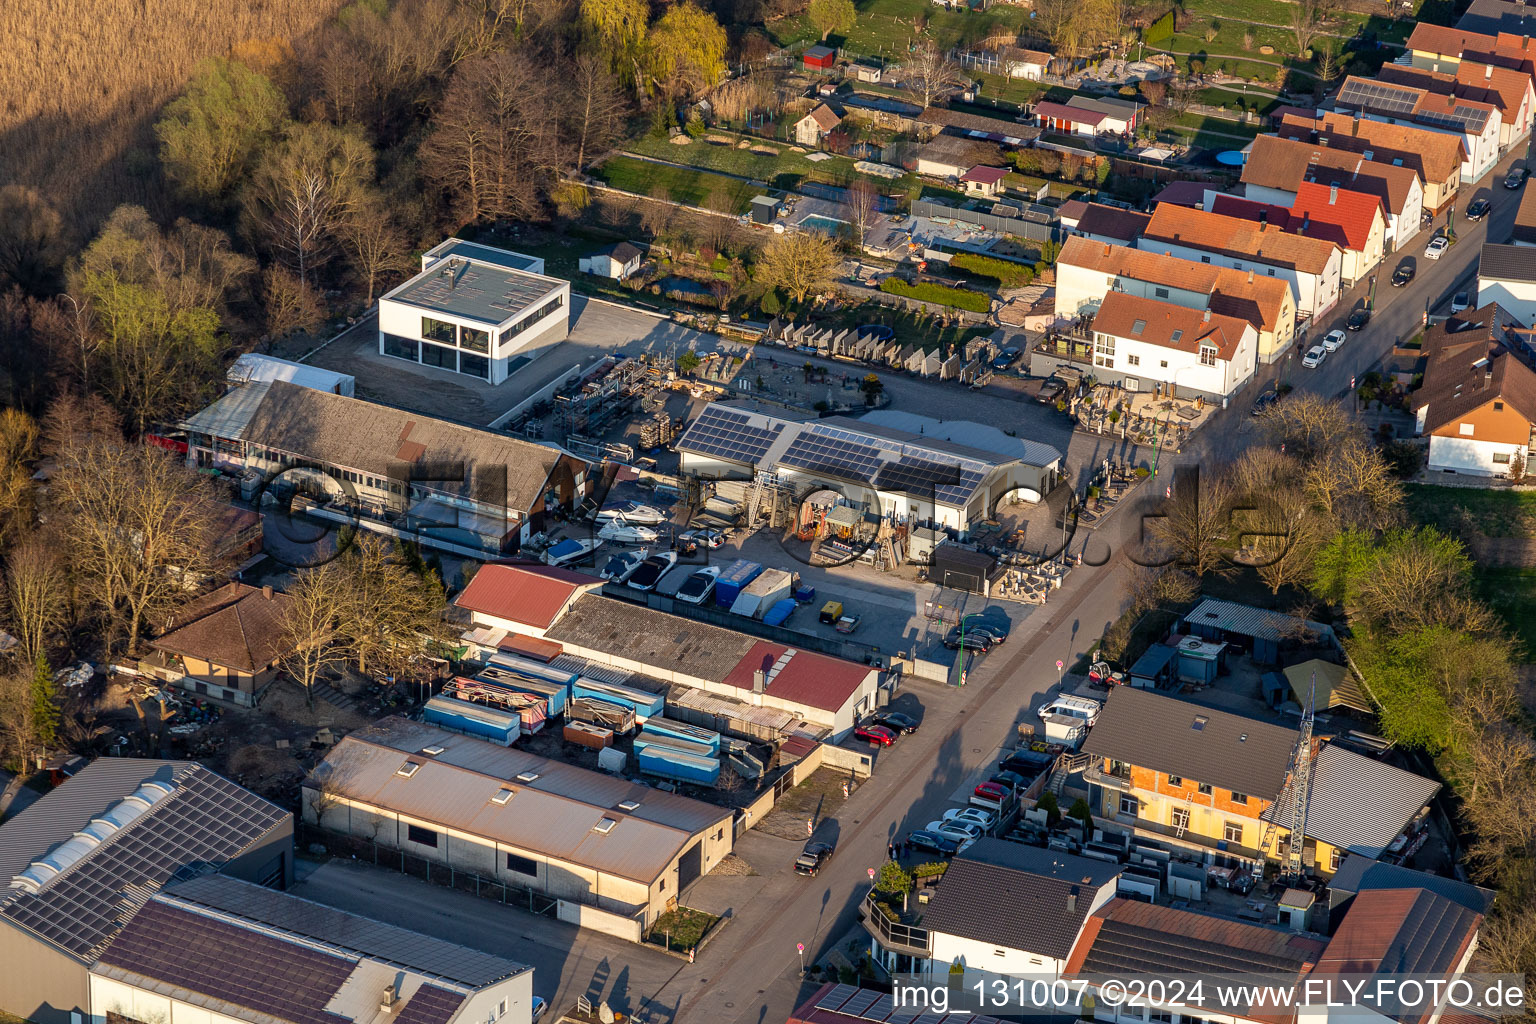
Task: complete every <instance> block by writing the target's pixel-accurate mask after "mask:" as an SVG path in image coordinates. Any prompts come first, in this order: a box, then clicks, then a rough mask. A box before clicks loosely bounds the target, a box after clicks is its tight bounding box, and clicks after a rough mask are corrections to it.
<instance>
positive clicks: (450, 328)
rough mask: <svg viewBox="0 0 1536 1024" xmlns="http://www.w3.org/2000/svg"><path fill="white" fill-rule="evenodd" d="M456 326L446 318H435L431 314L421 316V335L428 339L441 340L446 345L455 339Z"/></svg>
mask: <svg viewBox="0 0 1536 1024" xmlns="http://www.w3.org/2000/svg"><path fill="white" fill-rule="evenodd" d="M456 330H457V329H456V328H455V326H454V325H453V324H450V323H448V322H447V321H446V320H434V319H432V318H431V317H429V316H424V317H422V318H421V336H422V337H423V338H425V339H427V340H428V341H437V342H441V343H442V344H444V345H452V344H453V343H454V339H455V333H456Z"/></svg>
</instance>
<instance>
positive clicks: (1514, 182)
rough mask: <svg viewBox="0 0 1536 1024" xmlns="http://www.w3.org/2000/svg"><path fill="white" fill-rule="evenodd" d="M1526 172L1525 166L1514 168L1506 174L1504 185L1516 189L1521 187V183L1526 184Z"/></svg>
mask: <svg viewBox="0 0 1536 1024" xmlns="http://www.w3.org/2000/svg"><path fill="white" fill-rule="evenodd" d="M1525 174H1526V171H1525V168H1524V167H1516V168H1515V169H1514V170H1512V171H1510V172H1509V174H1508V175H1506V176H1505V178H1504V187H1505V188H1509V189H1515V188H1519V187H1520V186H1521V185H1524V184H1525Z"/></svg>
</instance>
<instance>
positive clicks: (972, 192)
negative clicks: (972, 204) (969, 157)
mask: <svg viewBox="0 0 1536 1024" xmlns="http://www.w3.org/2000/svg"><path fill="white" fill-rule="evenodd" d="M1006 177H1008V168H1006V167H983V166H982V165H981V164H977V165H976V166H975V167H972V168H971V169H970V170H968V171H966V172H965V173H964V174H962V175H960V184H962V185H964V186H965V194H966V195H968V196H979V197H981V198H984V199H991V198H993V197H994V196H996V195H997V194H998V193H1000V192H1002V190H1003V179H1004V178H1006Z"/></svg>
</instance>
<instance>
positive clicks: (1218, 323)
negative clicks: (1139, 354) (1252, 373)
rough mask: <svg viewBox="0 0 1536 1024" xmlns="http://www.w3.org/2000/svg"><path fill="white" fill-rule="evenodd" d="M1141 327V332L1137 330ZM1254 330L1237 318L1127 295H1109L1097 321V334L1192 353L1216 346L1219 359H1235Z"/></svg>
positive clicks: (1095, 320)
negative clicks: (1247, 334)
mask: <svg viewBox="0 0 1536 1024" xmlns="http://www.w3.org/2000/svg"><path fill="white" fill-rule="evenodd" d="M1138 324H1139V325H1141V329H1140V330H1137V329H1136V327H1137V325H1138ZM1252 329H1253V325H1252V324H1250V323H1249V322H1248V321H1246V320H1240V319H1238V318H1237V317H1235V316H1222V315H1221V314H1219V313H1212V312H1210V311H1208V310H1199V309H1189V308H1188V307H1185V306H1176V305H1174V304H1173V303H1171V302H1161V301H1159V300H1157V299H1144V298H1142V297H1140V296H1138V295H1131V294H1129V293H1127V292H1110V293H1109V294H1107V295H1105V296H1104V301H1103V302H1102V303H1101V304H1100V305H1099V311H1098V313H1097V314H1095V316H1094V318H1093V330H1094V331H1095V332H1103V333H1104V334H1112V335H1114V336H1115V337H1117V338H1125V339H1127V340H1130V341H1141V342H1145V343H1146V344H1148V345H1158V346H1160V347H1162V348H1171V349H1174V350H1176V351H1179V352H1188V353H1191V354H1194V353H1198V352H1199V351H1200V346H1201V345H1214V346H1215V347H1216V357H1217V358H1218V359H1231V358H1232V357H1233V356H1235V355H1236V354H1237V347H1238V345H1240V344H1241V343H1242V340H1243V336H1244V335H1245V334H1246V333H1247V332H1248V331H1250V330H1252ZM1175 336H1177V340H1175Z"/></svg>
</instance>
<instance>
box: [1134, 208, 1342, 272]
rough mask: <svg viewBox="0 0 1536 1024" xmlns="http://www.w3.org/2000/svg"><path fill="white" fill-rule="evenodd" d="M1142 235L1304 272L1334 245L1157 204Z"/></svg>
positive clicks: (1316, 266)
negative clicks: (1150, 220)
mask: <svg viewBox="0 0 1536 1024" xmlns="http://www.w3.org/2000/svg"><path fill="white" fill-rule="evenodd" d="M1144 237H1146V238H1149V239H1152V240H1153V241H1164V242H1174V243H1177V244H1180V245H1186V246H1189V247H1191V248H1194V249H1205V250H1207V251H1209V252H1217V253H1222V254H1224V255H1228V256H1232V257H1235V258H1238V259H1251V260H1254V261H1255V262H1257V263H1263V264H1267V265H1269V266H1275V267H1286V268H1292V269H1295V270H1299V271H1301V272H1303V273H1308V274H1320V273H1322V272H1323V271H1324V270H1325V269H1326V268H1327V266H1328V261H1329V260H1331V259H1333V253H1334V250H1335V249H1337V248H1338V247H1337V246H1336V245H1334V244H1333V243H1332V242H1327V241H1323V240H1321V239H1317V238H1308V237H1306V236H1305V235H1293V234H1290V233H1289V232H1286V231H1283V230H1281V229H1280V228H1278V227H1275V226H1274V225H1272V224H1258V223H1255V222H1253V221H1246V220H1242V219H1241V218H1238V217H1226V216H1223V215H1221V214H1219V213H1207V212H1206V211H1204V210H1192V209H1190V208H1188V207H1184V206H1159V207H1158V208H1157V210H1156V211H1154V212H1153V214H1152V222H1151V223H1150V224H1148V225H1147V230H1146V232H1145V233H1144Z"/></svg>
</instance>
